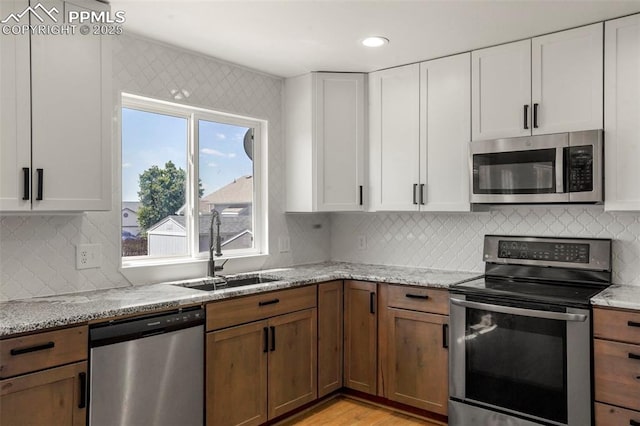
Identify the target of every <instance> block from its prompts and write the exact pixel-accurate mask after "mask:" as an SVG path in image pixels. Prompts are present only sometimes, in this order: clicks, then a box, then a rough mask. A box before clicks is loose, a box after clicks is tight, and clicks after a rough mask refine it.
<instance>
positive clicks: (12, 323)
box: [0, 262, 481, 336]
mask: <svg viewBox="0 0 640 426" xmlns="http://www.w3.org/2000/svg"><path fill="white" fill-rule="evenodd" d="M258 274H259V275H262V276H265V277H269V278H275V279H277V281H273V282H269V283H264V284H254V285H249V286H245V287H236V288H229V289H223V290H217V291H212V292H205V291H200V290H194V289H191V288H188V287H184V286H185V285H187V284H193V283H197V282H198V280H186V281H176V282H172V283H162V284H152V285H143V286H132V287H124V288H114V289H110V290H98V291H91V292H84V293H74V294H67V295H61V296H51V297H39V298H33V299H25V300H16V301H10V302H3V303H0V336H8V335H12V334H18V333H24V332H29V331H37V330H43V329H46V328H50V327H59V326H65V325H72V324H79V323H85V322H87V321H92V320H100V319H104V318H113V317H118V316H123V315H129V314H136V313H145V312H151V311H156V310H160V309H170V308H178V307H180V306H186V305H193V304H199V303H203V302H209V301H214V300H222V299H228V298H231V297H237V296H243V295H249V294H256V293H263V292H267V291H273V290H280V289H286V288H291V287H297V286H303V285H309V284H315V283H319V282H324V281H331V280H342V279H351V280H361V281H375V282H385V283H395V284H406V285H415V286H425V287H434V288H448V287H449V286H450V285H452V284H456V283H459V282H462V281H467V280H470V279H473V278H476V277H478V276H480V275H481V274H480V273H478V272H456V271H441V270H433V269H424V268H410V267H399V266H384V265H368V264H356V263H343V262H325V263H318V264H311V265H301V266H294V267H288V268H279V269H270V270H265V271H257V272H253V273H247V274H239V275H242V276H247V277H249V276H256V275H258ZM200 281H201V280H200Z"/></svg>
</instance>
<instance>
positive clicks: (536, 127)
mask: <svg viewBox="0 0 640 426" xmlns="http://www.w3.org/2000/svg"><path fill="white" fill-rule="evenodd" d="M602 43H603V42H602V23H598V24H593V25H589V26H586V27H581V28H576V29H573V30H569V31H562V32H559V33H554V34H549V35H546V36H542V37H536V38H534V39H533V40H532V42H531V46H532V51H531V55H532V67H531V73H532V77H531V92H532V95H531V98H532V108H533V130H532V133H533V134H534V135H539V134H549V133H560V132H573V131H577V130H592V129H601V128H602V78H603V77H602V60H603V59H602Z"/></svg>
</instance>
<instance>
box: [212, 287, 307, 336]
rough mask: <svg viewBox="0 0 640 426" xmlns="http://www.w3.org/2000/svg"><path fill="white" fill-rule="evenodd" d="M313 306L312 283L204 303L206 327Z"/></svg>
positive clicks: (217, 327) (240, 322)
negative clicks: (205, 305) (205, 307)
mask: <svg viewBox="0 0 640 426" xmlns="http://www.w3.org/2000/svg"><path fill="white" fill-rule="evenodd" d="M315 306H316V286H315V285H311V286H306V287H300V288H294V289H290V290H280V291H273V292H269V293H262V294H257V295H255V296H246V297H240V298H238V299H232V300H226V301H222V302H214V303H209V304H208V305H207V331H209V330H217V329H220V328H225V327H231V326H234V325H239V324H244V323H247V322H251V321H257V320H261V319H264V318H269V317H273V316H276V315H282V314H286V313H289V312H294V311H299V310H302V309H307V308H314V307H315Z"/></svg>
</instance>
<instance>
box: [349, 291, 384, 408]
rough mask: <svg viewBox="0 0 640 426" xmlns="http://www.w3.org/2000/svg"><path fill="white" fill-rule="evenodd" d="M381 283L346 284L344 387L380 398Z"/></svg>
mask: <svg viewBox="0 0 640 426" xmlns="http://www.w3.org/2000/svg"><path fill="white" fill-rule="evenodd" d="M377 346H378V316H377V284H376V283H371V282H363V281H345V282H344V386H345V387H347V388H350V389H354V390H357V391H360V392H365V393H368V394H371V395H376V391H377Z"/></svg>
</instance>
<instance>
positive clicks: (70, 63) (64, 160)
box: [0, 0, 112, 211]
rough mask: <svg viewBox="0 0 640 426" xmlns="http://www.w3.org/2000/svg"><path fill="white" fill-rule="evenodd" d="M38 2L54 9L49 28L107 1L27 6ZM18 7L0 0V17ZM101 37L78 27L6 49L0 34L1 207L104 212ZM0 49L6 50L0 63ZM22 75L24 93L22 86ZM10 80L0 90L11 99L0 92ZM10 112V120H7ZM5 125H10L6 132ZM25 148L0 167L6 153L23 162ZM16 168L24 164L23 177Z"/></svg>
mask: <svg viewBox="0 0 640 426" xmlns="http://www.w3.org/2000/svg"><path fill="white" fill-rule="evenodd" d="M14 3H15V2H14ZM38 3H39V4H41V5H42V6H43V7H44V8H46V9H47V10H52V8H55V9H56V10H57V11H58V15H57V18H56V19H57V22H54V21H51V22H45V23H44V24H51V25H65V24H67V22H66V17H67V14H68V12H69V11H71V10H87V9H86V8H87V7H91V9H92V10H108V6H107V5H105V4H103V3H99V2H91V1H78V2H77V3H76V2H74V1H60V0H42V1H37V2H36V1H32V4H31V6H32V7H35V6H36V4H38ZM26 6H27V4H26V3H25V2H21V4H20V5H16V4H14V5H10V6H9V3H5V2H4V1H3V2H2V8H3V15H4V12H5V10H4V9H5V8H8V7H11V8H13V12H21V11H22V10H24V9H25V7H26ZM54 13H55V12H54ZM76 30H77V29H76ZM108 37H109V36H100V35H94V34H87V35H82V34H81V33H80V32H79V30H77V31H76V33H75V35H61V34H60V35H32V36H31V37H29V36H26V41H25V39H24V38H20V39H19V40H17V41H16V42H15V44H14V45H13V46H14V48H15V50H14V51H13V52H11V42H7V41H6V40H5V36H3V37H2V40H3V41H2V43H3V44H2V57H3V59H2V66H1V68H2V74H1V80H2V88H3V90H2V93H3V96H2V115H1V120H2V121H1V123H2V126H1V127H2V129H3V130H2V140H1V141H0V152H1V153H2V160H1V161H2V169H1V171H0V174H1V180H2V182H3V183H2V190H1V191H2V192H1V194H0V196H1V198H2V199H1V204H0V209H2V210H3V211H16V210H18V211H19V210H37V211H87V210H109V209H110V205H111V186H112V185H111V113H112V111H111V91H110V81H111V78H112V77H111V61H110V57H111V48H110V44H109V43H108V41H109V40H108ZM5 52H9V53H10V56H8V58H10V59H9V60H8V61H7V62H5ZM29 54H30V57H31V65H30V70H29V68H28V63H29V62H28V59H27V62H26V64H27V65H25V64H24V61H23V59H22V58H23V57H24V56H25V55H26V56H27V57H29ZM14 58H15V59H14ZM14 60H15V61H16V62H15V67H16V68H18V67H19V68H21V71H20V72H19V73H18V72H17V73H16V74H12V72H11V71H9V70H10V68H12V67H11V63H12V62H13V61H14ZM25 67H27V68H26V71H25ZM29 71H30V80H29ZM25 78H26V79H27V80H28V83H29V84H30V86H31V93H29V91H28V90H27V89H25V88H22V86H25V82H24V79H25ZM14 81H15V84H16V87H15V91H11V90H10V91H8V92H6V93H9V92H11V96H16V99H17V102H16V103H15V104H14V103H13V102H15V101H13V102H12V101H11V99H10V98H9V99H7V98H5V96H4V93H5V90H4V89H5V87H10V86H11V85H12V84H13V82H14ZM27 85H28V84H27ZM14 92H15V94H14ZM24 104H27V105H28V106H27V107H26V108H27V110H28V109H29V108H30V117H25V113H24V108H25V107H24ZM14 105H15V106H17V108H15V107H14ZM14 108H15V110H14ZM12 111H13V112H12ZM14 115H15V116H16V117H17V119H15V118H12V116H14ZM29 118H30V124H31V132H30V134H29V135H27V132H26V131H25V130H23V128H24V127H25V126H26V123H28V120H29ZM13 127H16V129H15V130H10V129H12V128H13ZM5 129H9V130H5ZM28 152H30V157H31V158H30V159H29V160H28V161H25V160H23V161H19V162H17V163H16V165H14V166H12V167H5V163H7V162H9V161H10V160H11V158H18V159H23V158H25V156H26V155H27V154H25V153H28ZM23 163H24V164H23ZM23 169H25V170H27V169H28V177H29V179H28V180H27V179H26V177H27V176H25V174H24V173H25V172H24V171H23ZM16 177H17V178H18V179H17V181H16ZM5 182H8V183H7V184H6V185H5ZM16 182H18V185H17V186H16V184H15V183H16ZM25 185H29V186H30V191H24V188H25ZM16 187H17V188H18V190H17V191H16ZM23 198H28V199H27V200H23Z"/></svg>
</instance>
